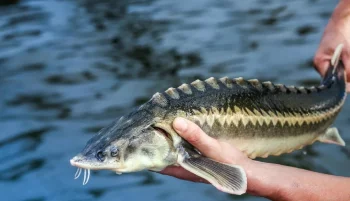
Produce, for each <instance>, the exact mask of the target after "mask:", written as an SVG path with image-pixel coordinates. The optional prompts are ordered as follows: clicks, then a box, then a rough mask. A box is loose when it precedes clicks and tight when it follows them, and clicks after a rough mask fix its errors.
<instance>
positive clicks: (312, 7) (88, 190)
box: [0, 0, 350, 201]
mask: <svg viewBox="0 0 350 201" xmlns="http://www.w3.org/2000/svg"><path fill="white" fill-rule="evenodd" d="M335 4H336V1H329V0H308V1H307V0H297V1H280V0H274V1H273V0H250V1H233V0H232V1H228V0H222V1H217V0H197V1H196V0H177V1H174V0H148V1H147V0H144V1H142V0H124V1H122V0H120V1H116V0H110V1H108V0H100V1H93V0H78V1H74V0H51V1H48V0H45V1H44V0H22V1H19V3H15V4H10V5H2V6H0V129H1V134H0V153H1V154H0V195H1V200H6V201H24V200H26V201H34V200H35V201H49V200H50V201H54V200H55V201H56V200H57V201H62V200H64V201H66V200H67V201H68V200H69V201H70V200H72V201H73V200H94V201H97V200H98V201H108V200H113V201H117V200H128V201H133V200H135V201H136V200H141V199H142V200H143V201H151V200H162V201H166V200H172V201H175V200H200V201H206V200H208V201H209V200H218V201H226V200H233V199H234V200H246V201H253V200H263V199H261V198H257V197H253V196H248V195H245V196H231V195H227V194H225V193H221V192H219V191H217V190H216V189H215V188H214V187H212V186H210V185H205V184H197V183H191V182H186V181H182V180H178V179H175V178H171V177H167V176H163V175H159V174H156V173H151V172H147V171H144V172H139V173H133V174H123V175H121V176H118V175H116V174H115V173H113V172H109V171H99V172H96V171H95V172H93V173H92V176H91V179H90V182H89V183H88V184H87V185H86V186H82V181H81V180H82V178H80V180H74V179H73V176H74V173H75V171H76V169H75V168H73V167H71V166H70V164H69V159H70V158H71V157H72V156H74V155H75V154H76V153H78V152H79V151H81V149H82V148H83V147H84V145H85V143H86V142H87V140H88V139H89V138H90V137H91V136H93V135H94V134H95V133H96V132H97V131H98V130H99V129H100V128H102V127H103V126H106V125H107V124H108V123H109V122H111V121H112V120H113V119H114V118H117V117H120V116H121V115H123V114H125V113H127V112H129V111H130V110H131V108H133V107H135V106H137V105H140V104H142V103H143V102H145V101H147V100H148V99H149V98H150V97H151V96H152V95H153V94H154V93H155V92H157V91H163V90H165V89H167V88H168V87H171V86H178V85H180V84H181V83H183V82H191V81H193V80H195V79H197V78H200V79H205V78H208V77H211V76H214V77H223V76H229V77H239V76H243V77H245V78H258V79H261V80H271V81H274V82H281V83H284V84H295V85H301V84H302V85H310V84H317V83H318V82H319V75H318V74H317V73H316V71H315V70H314V69H313V68H312V58H313V54H314V52H315V51H316V48H317V47H318V42H319V40H320V38H321V35H322V32H323V28H324V27H325V25H326V23H327V21H328V19H329V17H330V14H331V12H332V10H333V9H334V7H335ZM349 104H350V103H349V101H347V102H346V103H345V106H344V109H343V111H342V112H341V113H340V115H339V116H338V118H337V120H336V123H335V124H336V126H337V127H338V128H339V130H340V132H341V133H342V135H343V138H344V140H345V141H346V142H347V143H348V144H350V135H349V133H348V131H349V129H350V124H349V123H350V118H349V115H348V114H349V112H350V105H349ZM349 159H350V147H345V148H344V147H338V146H335V145H328V144H321V143H316V144H314V145H312V146H308V147H306V148H305V149H303V150H301V151H296V152H294V153H292V154H286V155H283V156H281V157H271V158H269V159H268V161H270V162H274V163H280V164H286V165H291V166H295V167H300V168H304V169H309V170H313V171H318V172H324V173H329V174H334V175H342V176H350V171H349V166H350V160H349Z"/></svg>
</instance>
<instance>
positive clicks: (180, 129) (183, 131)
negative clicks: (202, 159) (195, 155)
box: [173, 117, 221, 158]
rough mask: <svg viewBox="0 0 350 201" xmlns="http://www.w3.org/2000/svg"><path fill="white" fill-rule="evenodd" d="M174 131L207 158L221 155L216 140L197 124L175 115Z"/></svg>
mask: <svg viewBox="0 0 350 201" xmlns="http://www.w3.org/2000/svg"><path fill="white" fill-rule="evenodd" d="M173 127H174V129H175V130H176V132H177V133H178V134H179V135H180V136H181V137H183V138H184V139H185V140H187V141H188V142H189V143H190V144H192V145H193V146H194V147H196V148H197V149H198V150H199V151H200V152H201V153H202V154H203V155H205V156H207V157H209V158H217V157H218V155H221V154H220V152H221V146H220V144H219V142H218V141H217V140H215V139H214V138H211V137H209V136H208V135H207V134H205V133H204V132H203V130H202V129H201V128H199V126H197V124H195V123H193V122H191V121H189V120H187V119H184V118H181V117H177V118H176V119H175V120H174V122H173Z"/></svg>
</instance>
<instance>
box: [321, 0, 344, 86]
mask: <svg viewBox="0 0 350 201" xmlns="http://www.w3.org/2000/svg"><path fill="white" fill-rule="evenodd" d="M340 43H343V44H344V48H343V52H342V60H343V62H344V65H345V70H346V72H347V80H348V82H350V0H340V1H339V4H338V5H337V7H336V8H335V9H334V12H333V14H332V17H331V19H330V20H329V22H328V24H327V26H326V28H325V31H324V33H323V36H322V39H321V42H320V46H319V48H318V50H317V52H316V54H315V57H314V64H315V68H316V70H318V72H319V73H320V74H321V75H324V74H325V72H326V70H327V67H328V65H329V61H330V60H331V58H332V55H333V52H334V49H335V48H336V47H337V46H338V45H339V44H340ZM347 91H348V92H350V83H348V85H347Z"/></svg>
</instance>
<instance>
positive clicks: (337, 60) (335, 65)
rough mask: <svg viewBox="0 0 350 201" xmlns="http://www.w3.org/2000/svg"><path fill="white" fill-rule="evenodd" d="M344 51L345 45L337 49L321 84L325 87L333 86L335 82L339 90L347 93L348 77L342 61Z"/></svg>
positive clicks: (340, 45)
mask: <svg viewBox="0 0 350 201" xmlns="http://www.w3.org/2000/svg"><path fill="white" fill-rule="evenodd" d="M342 49H343V44H339V45H338V46H337V48H336V49H335V51H334V53H333V56H332V59H331V62H330V65H329V67H328V69H327V72H326V75H325V76H324V78H323V80H322V83H321V84H322V85H325V86H331V85H332V84H334V82H335V84H336V85H337V87H338V88H340V89H341V90H344V91H345V87H346V76H345V68H344V63H343V62H342V61H341V53H342Z"/></svg>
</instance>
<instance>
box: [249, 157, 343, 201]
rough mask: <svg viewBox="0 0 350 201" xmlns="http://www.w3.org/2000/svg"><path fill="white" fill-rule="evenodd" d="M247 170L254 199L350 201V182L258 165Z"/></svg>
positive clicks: (266, 164)
mask: <svg viewBox="0 0 350 201" xmlns="http://www.w3.org/2000/svg"><path fill="white" fill-rule="evenodd" d="M244 166H245V167H244V169H245V170H246V172H247V177H248V193H250V194H253V195H258V196H262V197H266V198H269V199H271V200H285V201H294V200H308V201H313V200H327V201H328V200H337V201H342V200H344V201H348V200H350V178H345V177H337V176H331V175H326V174H320V173H315V172H311V171H307V170H302V169H297V168H293V167H288V166H282V165H277V164H270V163H263V162H259V161H250V162H248V163H247V164H245V165H244Z"/></svg>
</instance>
